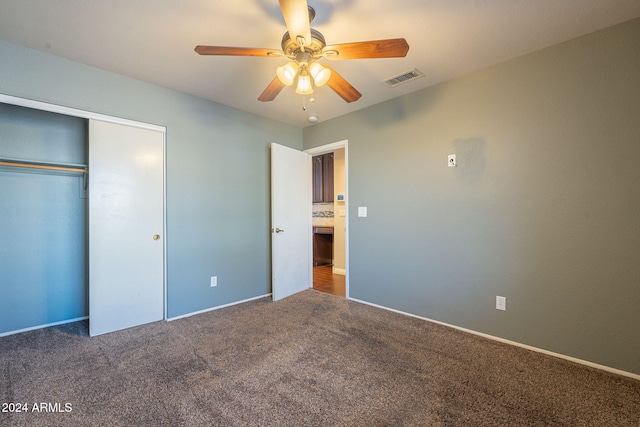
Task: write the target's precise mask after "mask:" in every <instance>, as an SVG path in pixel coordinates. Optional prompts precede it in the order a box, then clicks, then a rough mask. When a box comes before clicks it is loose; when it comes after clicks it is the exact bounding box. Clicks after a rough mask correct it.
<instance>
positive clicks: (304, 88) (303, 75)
mask: <svg viewBox="0 0 640 427" xmlns="http://www.w3.org/2000/svg"><path fill="white" fill-rule="evenodd" d="M296 93H297V94H298V95H311V94H312V93H313V86H312V85H311V76H310V75H309V73H308V72H307V70H302V71H301V72H300V76H299V77H298V86H297V87H296Z"/></svg>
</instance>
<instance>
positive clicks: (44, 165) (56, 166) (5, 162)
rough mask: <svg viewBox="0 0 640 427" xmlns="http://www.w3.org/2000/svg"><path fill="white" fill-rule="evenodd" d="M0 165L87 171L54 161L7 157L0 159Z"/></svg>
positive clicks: (83, 168) (84, 168)
mask: <svg viewBox="0 0 640 427" xmlns="http://www.w3.org/2000/svg"><path fill="white" fill-rule="evenodd" d="M0 166H10V167H14V168H28V169H45V170H53V171H63V172H78V173H87V172H88V170H87V168H86V167H71V166H64V165H60V164H55V163H38V162H23V161H11V160H7V159H0Z"/></svg>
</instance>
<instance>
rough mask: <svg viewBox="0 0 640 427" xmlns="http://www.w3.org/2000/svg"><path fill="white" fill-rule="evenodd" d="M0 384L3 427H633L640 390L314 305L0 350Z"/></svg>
mask: <svg viewBox="0 0 640 427" xmlns="http://www.w3.org/2000/svg"><path fill="white" fill-rule="evenodd" d="M0 382H1V383H0V403H2V402H4V403H9V402H14V403H26V404H27V406H28V410H29V412H26V413H4V412H3V413H0V425H2V426H75V425H78V426H100V427H102V426H121V425H127V426H163V425H167V426H169V425H171V426H211V425H216V426H217V425H219V426H233V425H248V426H546V425H554V426H555V425H566V426H640V381H636V380H633V379H629V378H625V377H620V376H617V375H613V374H610V373H607V372H602V371H599V370H596V369H591V368H588V367H585V366H581V365H576V364H573V363H571V362H568V361H565V360H562V359H557V358H554V357H550V356H545V355H542V354H538V353H535V352H531V351H528V350H524V349H521V348H517V347H512V346H509V345H505V344H501V343H498V342H494V341H490V340H487V339H484V338H481V337H477V336H474V335H470V334H466V333H463V332H459V331H456V330H453V329H450V328H447V327H444V326H439V325H434V324H431V323H429V322H425V321H422V320H419V319H414V318H411V317H407V316H403V315H400V314H396V313H392V312H388V311H385V310H381V309H377V308H373V307H369V306H365V305H362V304H358V303H355V302H349V301H347V300H345V299H341V298H338V297H334V296H331V295H328V294H322V293H320V292H317V291H313V290H309V291H305V292H303V293H301V294H298V295H295V296H292V297H289V298H287V299H285V300H282V301H279V302H275V303H274V302H272V301H271V300H270V299H268V298H264V299H261V300H257V301H253V302H249V303H245V304H241V305H237V306H234V307H228V308H224V309H221V310H216V311H212V312H209V313H206V314H201V315H198V316H193V317H190V318H186V319H181V320H177V321H174V322H169V323H166V322H157V323H153V324H150V325H145V326H141V327H137V328H132V329H129V330H125V331H120V332H115V333H111V334H106V335H103V336H99V337H94V338H89V337H88V336H87V326H86V324H85V323H84V322H79V323H73V324H68V325H64V326H60V327H53V328H48V329H42V330H37V331H32V332H26V333H22V334H18V335H13V336H9V337H5V338H0ZM40 402H44V403H46V404H47V405H45V407H46V411H41V412H34V411H33V405H34V404H36V405H37V407H38V408H40ZM67 404H68V405H67ZM65 405H67V406H65ZM51 411H54V412H51ZM65 411H67V412H65Z"/></svg>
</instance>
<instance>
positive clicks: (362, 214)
mask: <svg viewBox="0 0 640 427" xmlns="http://www.w3.org/2000/svg"><path fill="white" fill-rule="evenodd" d="M358 216H359V217H361V218H365V217H366V216H367V207H366V206H358Z"/></svg>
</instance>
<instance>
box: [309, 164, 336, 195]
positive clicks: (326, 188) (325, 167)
mask: <svg viewBox="0 0 640 427" xmlns="http://www.w3.org/2000/svg"><path fill="white" fill-rule="evenodd" d="M312 161H313V203H331V202H333V153H327V154H322V155H320V156H314V157H313V159H312Z"/></svg>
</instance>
